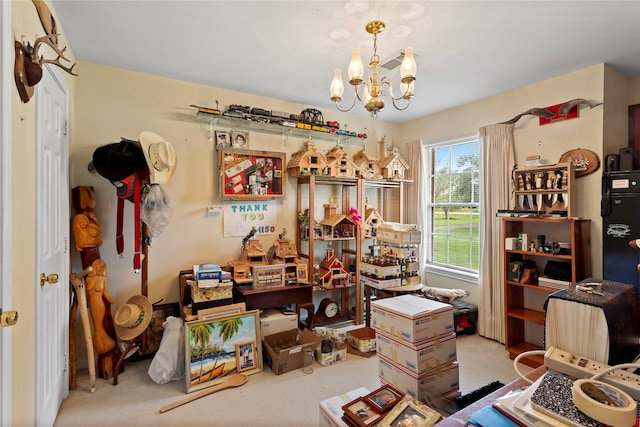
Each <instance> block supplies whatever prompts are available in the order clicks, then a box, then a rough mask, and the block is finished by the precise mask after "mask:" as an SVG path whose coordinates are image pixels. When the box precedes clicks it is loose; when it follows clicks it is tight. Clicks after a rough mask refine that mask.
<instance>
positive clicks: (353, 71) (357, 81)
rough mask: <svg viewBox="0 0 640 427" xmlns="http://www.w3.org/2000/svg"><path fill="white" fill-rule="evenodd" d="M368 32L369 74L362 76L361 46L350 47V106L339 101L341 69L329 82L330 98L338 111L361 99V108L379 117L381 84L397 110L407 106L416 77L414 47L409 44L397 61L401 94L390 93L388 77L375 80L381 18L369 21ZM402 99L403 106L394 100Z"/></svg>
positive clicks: (342, 90)
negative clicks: (370, 41) (352, 90)
mask: <svg viewBox="0 0 640 427" xmlns="http://www.w3.org/2000/svg"><path fill="white" fill-rule="evenodd" d="M365 29H366V30H367V32H368V33H369V34H373V55H372V56H371V60H370V62H369V68H371V76H370V77H367V79H366V80H363V77H364V66H363V64H362V59H361V58H360V49H358V48H355V49H353V53H352V55H351V62H349V84H350V85H352V86H354V87H355V94H354V96H353V103H352V104H351V106H350V107H349V108H346V109H342V108H340V105H338V103H339V102H340V101H342V93H343V92H344V84H343V83H342V71H341V70H339V69H338V70H336V71H335V74H334V75H333V81H332V82H331V87H330V90H331V100H332V101H334V102H335V103H336V108H337V109H338V110H340V111H349V110H351V109H352V108H353V107H354V106H355V105H356V100H359V101H361V102H363V103H364V108H365V109H366V110H367V111H368V112H370V113H371V117H372V118H373V119H375V118H377V117H378V111H380V110H382V109H383V108H384V100H383V99H382V98H381V97H382V96H384V95H385V91H384V86H385V85H386V86H388V88H389V94H390V96H391V102H392V103H393V106H394V107H395V108H396V109H397V110H406V109H407V107H409V104H410V102H411V98H412V97H413V87H414V86H413V85H414V81H415V79H416V61H415V59H414V58H413V48H410V47H408V48H407V49H406V50H405V51H404V59H403V60H402V64H401V65H400V76H401V78H402V80H401V83H400V92H401V95H400V96H398V97H394V96H393V88H392V87H391V81H390V80H389V78H388V77H387V76H384V77H383V78H382V79H381V80H380V81H378V68H379V67H380V58H379V57H378V45H377V41H378V34H380V33H381V32H383V31H384V30H385V24H384V22H382V21H371V22H369V23H368V24H367V26H366V27H365ZM363 84H364V87H363V88H362V94H361V93H360V89H359V88H360V85H363ZM401 99H404V100H405V101H406V103H404V106H398V105H397V104H396V101H399V100H401Z"/></svg>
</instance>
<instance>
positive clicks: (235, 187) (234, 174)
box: [220, 148, 286, 200]
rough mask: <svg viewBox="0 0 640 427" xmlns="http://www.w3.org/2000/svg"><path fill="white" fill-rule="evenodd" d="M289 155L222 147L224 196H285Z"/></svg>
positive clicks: (234, 198) (252, 197)
mask: <svg viewBox="0 0 640 427" xmlns="http://www.w3.org/2000/svg"><path fill="white" fill-rule="evenodd" d="M285 167H286V154H285V153H277V152H268V151H255V150H239V149H235V148H228V149H222V150H220V198H221V199H227V200H242V199H245V200H264V199H273V198H278V197H284V184H285V179H284V168H285Z"/></svg>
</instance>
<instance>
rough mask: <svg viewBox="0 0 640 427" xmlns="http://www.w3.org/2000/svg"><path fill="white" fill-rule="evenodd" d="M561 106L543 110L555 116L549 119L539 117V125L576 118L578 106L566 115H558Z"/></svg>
mask: <svg viewBox="0 0 640 427" xmlns="http://www.w3.org/2000/svg"><path fill="white" fill-rule="evenodd" d="M562 105H563V104H557V105H552V106H551V107H546V108H545V110H549V111H551V112H552V113H554V114H555V116H553V117H551V118H550V119H545V118H544V117H540V125H546V124H549V123H553V122H559V121H561V120H567V119H575V118H576V117H578V106H577V105H576V106H575V107H573V108H572V109H571V110H569V112H568V113H567V114H560V107H561V106H562Z"/></svg>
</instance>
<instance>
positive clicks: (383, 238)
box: [376, 222, 422, 245]
mask: <svg viewBox="0 0 640 427" xmlns="http://www.w3.org/2000/svg"><path fill="white" fill-rule="evenodd" d="M416 228H417V226H416V225H414V224H397V223H391V222H390V223H382V224H380V225H378V229H377V230H376V239H377V240H378V241H380V242H388V243H400V244H416V245H417V244H420V241H421V238H422V232H420V231H418V230H416Z"/></svg>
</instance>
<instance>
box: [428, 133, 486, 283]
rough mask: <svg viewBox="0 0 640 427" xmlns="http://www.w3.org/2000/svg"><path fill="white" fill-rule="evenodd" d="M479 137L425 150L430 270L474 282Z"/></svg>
mask: <svg viewBox="0 0 640 427" xmlns="http://www.w3.org/2000/svg"><path fill="white" fill-rule="evenodd" d="M479 147H480V144H479V141H478V138H477V136H475V137H470V138H464V139H457V140H453V141H446V142H441V143H436V144H429V145H424V146H423V149H424V152H425V156H424V159H425V162H426V165H425V169H424V170H425V179H426V183H425V184H426V190H425V191H426V193H425V194H426V197H425V200H426V201H427V202H426V210H425V215H424V217H425V222H426V224H425V226H424V227H423V230H425V233H424V235H425V239H426V240H425V245H424V247H425V250H426V263H427V270H428V271H432V272H433V271H438V272H440V273H443V274H446V275H451V276H456V277H461V278H465V277H466V278H468V279H471V278H477V275H478V270H479V268H480V255H479V246H480V245H479V234H480V221H479V219H480V218H479V216H480V153H479Z"/></svg>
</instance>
